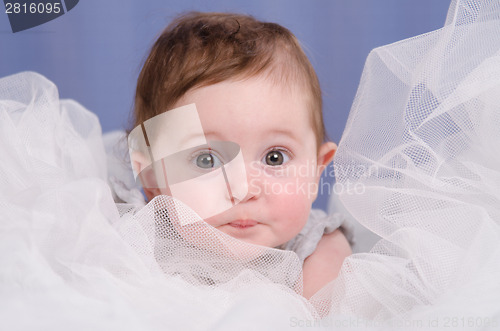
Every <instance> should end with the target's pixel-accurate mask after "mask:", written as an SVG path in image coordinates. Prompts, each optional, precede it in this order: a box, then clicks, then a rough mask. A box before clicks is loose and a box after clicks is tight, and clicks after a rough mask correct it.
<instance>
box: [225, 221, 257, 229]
mask: <svg viewBox="0 0 500 331" xmlns="http://www.w3.org/2000/svg"><path fill="white" fill-rule="evenodd" d="M257 224H258V222H257V221H254V220H237V221H233V222H231V223H229V225H231V226H232V227H235V228H239V229H245V228H251V227H252V226H255V225H257Z"/></svg>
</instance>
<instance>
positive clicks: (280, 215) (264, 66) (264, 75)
mask: <svg viewBox="0 0 500 331" xmlns="http://www.w3.org/2000/svg"><path fill="white" fill-rule="evenodd" d="M172 109H174V110H175V112H174V111H172ZM166 110H170V111H167V112H166V113H165V111H166ZM169 113H171V114H172V116H166V117H165V116H163V114H165V115H169ZM183 114H186V116H185V117H184V118H183V120H182V121H179V120H178V118H179V116H180V117H181V118H182V115H183ZM191 114H194V116H191ZM134 115H135V116H134V122H135V123H134V127H136V128H138V130H139V131H141V132H142V131H144V130H145V126H144V123H150V122H152V120H155V119H156V118H160V115H161V116H163V119H161V120H159V119H158V120H157V121H156V128H157V129H156V132H157V135H156V138H155V139H156V141H166V142H169V141H172V139H171V138H166V136H165V137H164V138H162V139H161V138H159V137H160V136H161V135H162V134H166V135H167V136H168V134H170V136H168V137H172V136H173V135H172V134H171V133H172V132H174V134H175V135H177V136H178V135H183V134H186V131H189V130H193V132H197V131H199V130H202V133H203V135H204V137H203V139H201V143H200V144H201V145H204V146H205V147H204V148H202V149H198V150H197V151H194V152H193V153H190V154H189V155H188V157H189V160H190V161H189V162H190V167H192V168H195V169H196V171H199V172H200V173H201V174H204V173H207V174H208V173H209V172H210V171H212V170H214V169H219V168H221V169H222V170H223V174H224V178H225V181H226V183H228V184H227V187H226V188H227V191H228V192H229V194H228V195H227V196H228V199H227V200H228V201H230V205H229V207H228V208H222V209H220V210H219V212H217V213H206V214H205V215H203V213H202V212H199V210H197V208H193V209H194V210H196V211H197V212H198V213H199V214H200V215H201V216H202V217H203V218H204V220H205V222H207V223H208V224H210V225H212V226H213V227H215V228H217V229H218V230H220V231H222V232H224V233H226V234H228V235H230V236H232V237H234V238H237V239H240V240H242V241H245V242H248V243H252V244H257V245H263V246H267V247H276V248H282V249H298V250H300V248H297V246H300V245H302V244H301V243H303V242H304V241H306V242H307V240H304V238H303V237H304V229H306V228H308V229H310V228H311V227H317V224H309V223H308V218H309V216H310V213H311V205H312V203H313V201H314V200H315V198H316V195H317V187H318V185H317V184H318V182H319V179H320V176H321V173H322V171H323V170H324V169H325V167H326V166H327V165H328V164H329V163H330V162H331V161H332V159H333V156H334V154H335V151H336V145H335V144H334V143H332V142H324V140H325V128H324V124H323V118H322V100H321V91H320V87H319V82H318V79H317V76H316V74H315V72H314V69H313V67H312V65H311V64H310V62H309V60H308V59H307V57H306V55H305V54H304V52H303V50H302V49H301V47H300V46H299V43H298V41H297V39H296V38H295V36H294V35H293V34H292V33H291V32H290V31H288V30H287V29H285V28H283V27H281V26H280V25H277V24H273V23H264V22H259V21H257V20H255V19H254V18H252V17H249V16H243V15H234V14H221V13H189V14H187V15H184V16H181V17H179V18H177V19H176V20H174V21H173V22H172V23H171V24H170V25H169V26H168V27H167V28H166V29H165V30H164V31H163V33H162V34H161V35H160V37H159V38H158V40H157V41H156V43H155V44H154V46H153V48H152V50H151V52H150V54H149V57H148V58H147V60H146V62H145V64H144V67H143V69H142V71H141V73H140V76H139V79H138V84H137V91H136V99H135V109H134ZM174 115H175V116H174ZM189 118H192V119H193V120H192V121H189V120H188V119H189ZM186 122H189V123H190V124H186ZM158 123H160V124H158ZM161 123H165V126H163V124H161ZM174 123H175V124H174ZM179 123H181V124H179ZM182 123H183V124H182ZM193 123H194V124H193ZM197 123H199V124H200V125H201V126H200V125H198V124H197ZM179 125H180V126H179ZM182 125H187V126H186V127H184V126H182ZM189 125H191V126H189ZM193 126H194V127H196V128H202V129H199V130H197V129H192V127H193ZM167 127H168V129H167ZM188 127H189V128H188ZM158 128H159V129H158ZM188 136H189V135H188ZM198 138H199V137H198ZM198 138H196V139H198ZM205 138H206V140H204V139H205ZM183 139H184V138H183ZM186 139H188V140H189V139H195V138H192V137H186ZM217 142H218V143H217ZM221 142H231V143H233V144H229V145H228V144H225V145H224V144H222V143H221ZM184 143H185V141H184ZM145 144H149V142H145ZM195 145H196V144H195ZM148 146H149V145H148ZM214 146H230V148H229V147H228V148H226V149H225V150H226V151H227V150H228V149H229V150H230V151H231V152H229V154H231V156H230V157H228V158H230V159H232V160H236V161H234V162H239V163H241V164H242V165H243V166H244V169H245V171H244V176H243V177H242V176H241V173H239V175H236V176H235V175H233V174H234V171H233V170H231V169H232V168H230V167H229V165H228V164H227V160H226V161H225V160H224V159H225V155H224V153H225V152H221V151H219V150H218V149H217V148H216V147H214ZM231 146H232V147H231ZM234 146H236V147H234ZM221 149H223V150H224V148H223V147H221ZM226 154H227V153H226ZM132 162H133V165H134V170H135V172H136V173H140V172H141V171H143V170H144V168H146V167H147V166H148V164H147V163H148V162H147V161H146V160H145V159H144V157H142V158H141V157H138V156H137V155H135V156H134V155H132ZM234 162H233V163H234ZM225 165H227V166H225ZM301 169H302V171H300V170H301ZM304 169H307V170H306V171H303V170H304ZM179 172H180V173H183V170H181V168H179ZM231 176H232V177H231ZM177 177H178V178H181V179H184V180H185V179H186V177H189V176H188V175H186V174H182V175H178V176H177ZM143 180H145V179H144V178H143ZM236 181H239V182H244V184H245V185H240V189H237V188H236V186H234V185H233V186H231V185H232V184H231V185H230V183H233V182H236ZM168 182H169V185H170V184H172V183H173V180H172V177H169V178H168ZM233 184H234V183H233ZM145 186H146V187H145V188H144V192H145V194H146V196H147V198H148V199H150V200H151V199H152V198H153V197H155V196H157V195H160V194H168V195H170V194H172V195H174V194H173V193H172V191H170V190H166V191H165V190H161V189H159V188H156V189H155V188H152V187H148V185H145ZM241 188H243V189H241ZM195 191H197V190H193V189H192V187H191V190H190V192H191V193H192V194H195ZM202 191H203V190H201V189H200V192H202ZM242 192H243V193H242ZM209 195H210V194H206V195H205V196H206V197H207V199H209ZM174 196H175V195H174ZM201 200H202V199H195V200H194V201H199V203H202V201H201ZM188 205H189V203H188ZM190 206H192V205H190ZM306 223H307V226H306ZM326 223H328V221H326ZM326 223H325V224H324V225H321V233H320V235H319V237H318V238H317V240H314V241H315V242H314V243H310V242H309V243H306V244H305V245H308V246H311V245H312V246H311V247H313V248H312V250H313V251H312V253H308V254H307V256H302V257H301V258H302V259H304V264H303V280H304V296H305V297H307V298H309V297H310V296H312V295H313V294H314V293H315V292H316V291H317V290H319V289H320V288H322V287H323V286H324V285H325V284H326V283H328V282H329V281H331V280H333V279H334V278H336V276H337V274H338V272H339V269H340V267H341V265H342V262H343V260H344V258H345V257H346V256H348V255H350V254H351V249H350V246H349V243H348V241H347V239H346V237H345V236H344V234H343V232H342V231H341V229H340V228H339V226H340V224H339V222H336V224H326ZM334 223H335V222H334ZM301 231H302V233H301ZM300 236H302V238H299V237H300Z"/></svg>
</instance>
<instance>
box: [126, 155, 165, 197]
mask: <svg viewBox="0 0 500 331" xmlns="http://www.w3.org/2000/svg"><path fill="white" fill-rule="evenodd" d="M130 160H131V162H132V168H133V169H134V172H135V174H137V179H136V180H140V181H141V186H142V188H143V190H144V194H146V197H147V198H148V201H151V199H153V198H154V197H155V196H157V195H160V194H162V192H161V190H160V189H159V188H158V184H157V179H156V178H155V174H154V171H152V168H151V162H150V161H149V158H147V157H146V156H144V154H143V153H141V152H139V151H134V152H132V154H131V155H130ZM147 167H149V169H148V170H147V171H144V169H146V168H147Z"/></svg>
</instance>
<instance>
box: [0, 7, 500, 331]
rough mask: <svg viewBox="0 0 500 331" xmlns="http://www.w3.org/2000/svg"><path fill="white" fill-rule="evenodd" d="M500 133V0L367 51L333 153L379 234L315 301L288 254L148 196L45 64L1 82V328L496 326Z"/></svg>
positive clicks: (350, 199) (456, 12)
mask: <svg viewBox="0 0 500 331" xmlns="http://www.w3.org/2000/svg"><path fill="white" fill-rule="evenodd" d="M499 141H500V4H499V3H497V1H455V2H453V3H452V6H451V7H450V13H449V16H448V19H447V22H446V25H445V26H444V27H443V28H442V29H440V30H438V31H435V32H432V33H428V34H426V35H422V36H418V37H415V38H412V39H409V40H405V41H401V42H399V43H395V44H392V45H388V46H385V47H382V48H379V49H376V50H374V51H373V52H372V53H371V54H370V56H369V58H368V60H367V64H366V68H365V71H364V73H363V77H362V81H361V85H360V88H359V91H358V94H357V97H356V100H355V102H354V106H353V109H352V112H351V114H350V117H349V121H348V124H347V127H346V131H345V133H344V136H343V138H342V141H341V143H340V147H339V150H338V152H337V156H336V160H335V167H336V176H337V180H338V184H339V185H343V186H344V188H345V190H344V191H343V192H344V193H343V194H342V195H341V196H340V197H339V198H340V200H341V201H342V203H343V205H344V208H345V209H346V210H347V211H348V212H349V213H350V214H351V215H352V216H353V217H354V218H355V219H356V220H357V221H358V222H360V223H361V224H362V225H364V226H365V227H366V228H368V229H369V230H371V231H372V232H374V233H376V234H377V235H379V236H380V237H381V238H383V239H382V240H381V241H379V242H378V243H377V244H376V245H375V247H373V249H372V250H371V252H369V253H359V254H354V255H353V256H351V257H349V258H348V259H346V261H345V263H344V266H343V268H342V270H341V273H340V275H339V277H338V278H337V279H336V280H334V281H332V282H331V283H330V284H328V285H327V286H326V287H325V288H323V289H322V290H321V291H320V292H319V293H317V294H316V295H315V296H314V297H313V298H312V299H311V300H310V301H308V300H306V299H304V298H303V297H302V296H301V290H302V283H301V282H302V279H301V263H300V261H299V259H298V257H297V255H296V254H295V253H293V252H290V251H283V250H277V249H272V248H265V247H259V246H253V245H249V244H245V243H242V242H239V241H237V240H235V239H233V238H231V237H228V236H226V235H224V234H222V233H220V232H218V231H217V230H215V229H213V228H212V227H210V226H208V225H207V224H205V223H204V222H203V221H202V220H201V219H199V218H198V217H197V215H195V214H194V213H193V212H192V211H190V210H189V208H187V207H185V206H183V205H182V204H181V203H179V202H178V201H174V200H172V199H171V198H168V197H165V196H162V197H158V198H155V199H154V200H153V201H151V202H150V203H148V204H147V205H145V206H144V205H143V204H141V197H140V195H139V194H138V191H137V190H136V189H134V188H133V182H132V181H130V178H125V177H122V176H120V175H116V174H118V173H121V170H120V171H116V168H120V167H122V166H123V165H126V164H127V160H126V158H127V157H126V155H123V158H124V160H123V163H121V162H120V160H119V158H118V159H116V158H114V159H112V160H110V159H109V156H107V155H106V152H105V148H104V144H103V138H102V134H101V130H100V126H99V122H98V120H97V118H96V116H94V115H93V114H92V113H90V112H88V111H86V110H85V109H84V108H83V107H82V106H81V105H79V104H77V103H75V102H73V101H67V100H59V97H58V93H57V89H56V87H55V86H54V85H53V84H52V83H51V82H49V81H48V80H46V79H45V78H44V77H42V76H40V75H38V74H34V73H22V74H18V75H15V76H10V77H6V78H3V79H1V80H0V146H1V148H0V151H1V153H2V155H1V163H0V261H1V266H0V293H1V297H0V320H1V321H2V328H5V329H8V330H49V329H50V330H62V329H64V330H66V329H71V330H121V331H123V330H166V329H168V330H206V329H215V330H236V329H238V330H239V329H243V330H244V329H251V330H282V329H288V328H292V329H300V328H305V329H309V328H310V327H327V328H332V329H349V330H351V329H356V328H359V329H379V330H387V329H391V328H392V329H398V330H400V329H403V328H404V329H415V330H422V329H424V330H425V329H442V328H447V327H448V329H449V328H452V327H454V328H458V329H460V328H462V329H467V330H470V329H483V328H491V329H494V328H496V327H500V308H499V307H500V281H499V279H500V247H499V245H500V228H499V222H500V148H499V145H498V142H499ZM108 152H109V150H108ZM108 155H109V153H108ZM107 164H108V165H110V167H111V168H112V169H109V170H111V171H109V173H110V174H112V175H110V174H108V166H107ZM122 170H123V169H122ZM123 173H127V171H126V169H125V170H123ZM111 188H112V189H111ZM113 198H115V199H120V200H122V201H127V202H129V203H123V204H116V203H115V201H114V199H113ZM361 239H362V238H361ZM355 240H356V241H359V240H360V238H356V237H355Z"/></svg>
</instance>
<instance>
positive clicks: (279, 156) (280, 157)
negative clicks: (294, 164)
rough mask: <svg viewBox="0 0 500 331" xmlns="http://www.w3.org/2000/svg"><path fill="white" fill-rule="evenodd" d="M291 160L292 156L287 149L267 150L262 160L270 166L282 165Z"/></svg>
mask: <svg viewBox="0 0 500 331" xmlns="http://www.w3.org/2000/svg"><path fill="white" fill-rule="evenodd" d="M289 160H290V157H289V156H288V154H287V153H286V152H285V151H280V150H272V151H269V152H267V154H266V156H264V159H263V160H262V162H263V163H265V164H267V165H269V166H280V165H283V164H284V163H286V162H288V161H289Z"/></svg>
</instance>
